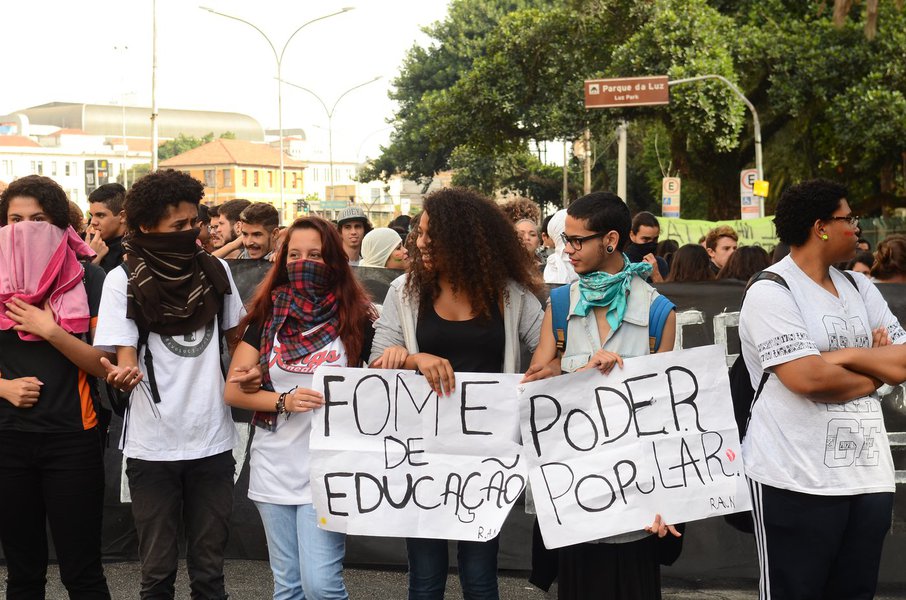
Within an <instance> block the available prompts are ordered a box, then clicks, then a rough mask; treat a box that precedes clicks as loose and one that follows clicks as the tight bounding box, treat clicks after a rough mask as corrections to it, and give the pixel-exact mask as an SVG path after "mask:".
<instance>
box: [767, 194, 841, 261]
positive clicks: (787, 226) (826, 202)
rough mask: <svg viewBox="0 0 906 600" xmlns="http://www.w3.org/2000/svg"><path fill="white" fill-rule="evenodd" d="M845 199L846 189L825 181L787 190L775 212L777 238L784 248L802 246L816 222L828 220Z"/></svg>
mask: <svg viewBox="0 0 906 600" xmlns="http://www.w3.org/2000/svg"><path fill="white" fill-rule="evenodd" d="M846 196H847V192H846V188H845V187H843V186H842V185H840V184H839V183H835V182H833V181H828V180H827V179H812V180H809V181H803V182H802V183H797V184H796V185H793V186H790V187H789V188H787V189H786V190H785V191H784V192H783V194H781V196H780V201H779V202H777V210H775V211H774V225H775V226H776V228H777V237H779V238H780V241H781V242H783V243H784V244H788V245H790V246H802V245H803V244H805V243H806V242H807V241H808V238H809V231H810V230H811V228H812V226H813V225H814V224H815V221H820V220H822V219H829V218H830V217H831V216H832V215H833V213H834V211H835V210H837V208H839V207H840V201H841V200H843V199H844V198H846Z"/></svg>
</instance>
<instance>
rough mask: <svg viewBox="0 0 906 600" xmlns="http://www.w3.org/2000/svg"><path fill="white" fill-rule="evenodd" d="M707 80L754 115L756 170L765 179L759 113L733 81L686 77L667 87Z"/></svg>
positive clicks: (706, 77) (760, 209) (710, 77)
mask: <svg viewBox="0 0 906 600" xmlns="http://www.w3.org/2000/svg"><path fill="white" fill-rule="evenodd" d="M705 79H717V80H718V81H721V82H722V83H723V84H724V85H726V86H727V87H728V88H730V91H731V92H733V93H734V94H736V97H737V98H739V99H740V100H742V102H743V104H745V105H746V107H747V108H748V109H749V112H751V113H752V136H753V138H754V140H755V170H756V171H757V172H758V179H759V180H762V179H764V164H763V159H762V154H761V121H759V120H758V111H756V110H755V106H754V105H753V104H752V103H751V102H750V101H749V99H748V98H746V96H745V94H743V93H742V91H741V90H740V89H739V88H738V87H736V84H734V83H733V82H732V81H730V80H729V79H727V78H726V77H723V76H721V75H699V76H697V77H686V78H685V79H675V80H673V81H670V82H669V83H668V84H667V85H668V86H670V87H673V86H675V85H679V84H681V83H690V82H693V81H704V80H705ZM759 213H760V216H762V217H763V216H764V199H762V200H761V202H759Z"/></svg>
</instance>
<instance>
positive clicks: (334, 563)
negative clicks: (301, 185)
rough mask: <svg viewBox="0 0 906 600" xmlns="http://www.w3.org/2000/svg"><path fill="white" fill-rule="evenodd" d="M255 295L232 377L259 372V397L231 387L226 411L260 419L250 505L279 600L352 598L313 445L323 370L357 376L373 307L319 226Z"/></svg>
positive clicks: (287, 253)
mask: <svg viewBox="0 0 906 600" xmlns="http://www.w3.org/2000/svg"><path fill="white" fill-rule="evenodd" d="M284 240H285V242H284V243H283V244H282V245H281V247H280V250H279V255H278V256H277V259H276V260H275V261H274V266H273V267H272V268H271V270H270V272H269V273H268V275H267V276H266V277H265V279H264V281H263V282H262V283H261V285H260V286H259V288H258V291H257V293H256V294H255V298H254V299H253V301H252V305H251V306H250V308H249V313H248V316H247V317H246V320H245V322H244V327H243V328H242V329H240V330H244V331H245V334H244V335H243V337H242V341H241V342H239V344H238V346H237V348H236V351H235V352H234V353H233V361H232V364H231V366H230V368H231V370H232V371H242V370H244V368H243V367H240V365H250V364H257V365H258V368H259V369H260V370H261V383H262V387H261V389H260V390H258V391H255V392H252V393H249V392H246V391H243V390H242V388H240V385H239V384H237V383H235V382H233V381H232V380H231V381H230V382H228V383H227V387H226V391H225V399H226V402H227V404H229V405H230V406H236V407H239V408H245V409H249V410H254V411H256V412H255V416H254V418H253V420H252V422H253V423H255V425H258V426H259V427H261V428H262V429H260V430H258V431H256V432H255V436H254V440H253V442H252V450H251V461H250V462H251V474H250V477H249V498H251V499H252V500H253V501H254V502H255V505H256V506H257V507H258V511H259V513H260V514H261V520H262V522H263V523H264V531H265V534H266V536H267V545H268V551H269V555H270V563H271V570H272V571H273V574H274V598H348V594H347V593H346V587H345V584H344V583H343V556H344V554H345V544H346V542H345V536H344V535H343V534H341V533H335V532H330V531H326V530H323V529H319V528H318V525H317V515H316V513H315V509H314V506H313V505H312V497H311V486H310V474H309V454H308V440H309V435H310V433H311V419H312V417H311V410H312V409H314V408H318V407H319V406H321V405H322V404H323V403H324V400H323V398H322V396H321V394H319V393H318V392H316V391H315V390H313V389H311V386H312V377H313V375H312V373H313V372H314V370H315V369H316V368H317V367H318V366H323V365H333V366H339V367H346V366H359V365H361V364H362V363H363V360H362V359H363V357H366V358H367V356H368V354H369V352H370V346H371V343H370V340H369V339H368V336H370V335H371V332H372V331H373V329H372V325H371V323H372V321H373V320H374V319H375V318H376V315H375V313H374V310H373V308H372V306H371V301H370V300H369V298H368V295H367V294H366V292H365V290H364V289H363V288H362V286H361V285H360V284H359V283H358V282H357V281H356V279H355V277H354V276H353V274H352V270H351V269H350V267H349V264H348V261H347V259H346V254H345V253H344V252H343V244H342V241H341V240H340V235H339V234H338V233H337V230H336V228H335V227H333V226H332V225H331V224H330V223H328V222H327V221H325V220H323V219H320V218H318V217H307V218H302V219H297V220H296V221H295V222H294V223H293V224H292V225H291V226H290V227H289V229H288V230H287V232H286V236H285V238H284Z"/></svg>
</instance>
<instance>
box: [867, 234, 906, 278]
mask: <svg viewBox="0 0 906 600" xmlns="http://www.w3.org/2000/svg"><path fill="white" fill-rule="evenodd" d="M870 274H871V277H872V280H873V281H874V282H875V283H906V235H902V234H894V235H890V236H887V237H886V238H885V239H884V240H883V241H882V242H881V243H880V244H878V250H877V251H876V252H875V262H874V264H873V265H872V266H871V273H870Z"/></svg>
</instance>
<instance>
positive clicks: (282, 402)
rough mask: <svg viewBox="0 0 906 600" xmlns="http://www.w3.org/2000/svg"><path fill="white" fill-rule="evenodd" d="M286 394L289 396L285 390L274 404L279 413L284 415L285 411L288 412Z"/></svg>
mask: <svg viewBox="0 0 906 600" xmlns="http://www.w3.org/2000/svg"><path fill="white" fill-rule="evenodd" d="M286 396H287V392H283V393H282V394H280V396H279V397H278V398H277V404H276V405H275V406H274V410H275V411H276V412H277V414H278V415H282V414H283V413H285V412H286Z"/></svg>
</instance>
